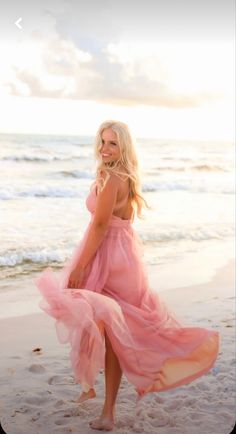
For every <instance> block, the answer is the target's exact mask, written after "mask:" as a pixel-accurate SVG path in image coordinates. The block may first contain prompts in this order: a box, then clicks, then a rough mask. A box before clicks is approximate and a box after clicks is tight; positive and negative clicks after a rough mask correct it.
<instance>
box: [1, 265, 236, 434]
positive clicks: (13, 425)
mask: <svg viewBox="0 0 236 434" xmlns="http://www.w3.org/2000/svg"><path fill="white" fill-rule="evenodd" d="M155 279H156V280H157V279H158V270H157V269H156V272H155V273H154V274H153V275H152V276H151V278H150V280H149V281H150V286H151V287H153V286H154V285H153V284H152V282H153V283H154V280H155ZM234 286H235V267H234V260H231V261H229V262H228V263H227V265H225V266H223V267H221V268H220V269H218V270H217V272H216V273H215V275H214V276H213V278H212V279H211V280H210V281H208V282H206V283H204V284H200V285H199V284H197V285H192V286H188V287H182V288H181V287H178V288H173V289H168V290H165V291H163V292H160V293H159V294H160V297H161V298H162V299H163V300H164V301H165V302H166V303H167V304H168V306H169V308H170V309H171V310H173V311H174V312H175V313H176V315H177V316H178V315H179V316H180V318H182V319H183V320H184V321H186V322H189V323H190V324H192V326H195V325H196V326H198V327H206V328H213V329H215V330H218V331H219V332H220V335H221V345H220V353H219V356H218V358H217V361H216V364H215V366H214V367H213V368H212V369H211V370H210V371H209V372H208V373H207V374H205V375H204V376H202V377H200V378H199V379H197V380H195V381H193V382H191V383H190V384H189V385H186V386H182V387H179V388H176V389H172V390H170V391H166V392H162V393H152V394H148V395H147V396H146V397H145V398H144V399H143V400H142V402H141V403H140V408H139V407H137V408H135V407H134V402H135V399H136V393H135V390H134V387H133V386H132V384H130V383H128V381H127V380H126V378H125V376H123V377H122V382H121V386H120V389H119V393H118V397H117V411H116V413H117V419H116V420H117V423H116V425H115V428H114V429H113V432H114V433H117V434H128V433H135V432H140V433H152V434H155V433H156V432H157V430H158V433H159V434H183V432H186V433H189V432H191V434H200V433H201V432H204V434H211V433H212V432H215V434H229V432H230V427H231V429H232V427H233V424H234V406H235V398H234V393H235V380H234V378H235V367H236V364H235V356H234V352H233V351H234V322H233V321H234V318H233V317H234V315H235V312H234V300H233V299H234V298H235V288H234ZM54 324H55V320H54V319H53V318H51V317H49V316H48V315H46V314H45V313H43V312H42V313H33V314H30V315H24V316H17V317H10V318H3V319H0V325H1V327H2V330H4V333H2V334H1V337H0V343H1V348H2V349H3V354H4V357H2V359H1V368H2V369H1V375H0V385H1V389H0V421H1V424H2V427H3V429H4V430H5V431H6V433H7V434H25V433H26V432H27V434H36V433H37V434H53V433H55V434H57V433H69V432H74V433H81V434H88V433H93V432H94V430H92V429H90V427H89V421H90V420H91V419H93V417H94V415H95V414H99V411H100V409H101V406H102V403H103V396H104V373H103V372H100V374H99V375H98V377H97V381H96V393H97V396H96V397H95V398H94V399H92V400H89V401H86V402H84V403H83V404H81V405H80V406H79V405H78V404H75V403H74V402H73V400H74V399H75V398H76V397H78V396H79V395H80V391H81V388H80V386H79V385H78V384H75V383H74V381H73V373H72V370H71V367H70V360H69V350H70V348H69V347H68V346H67V345H62V344H60V343H59V342H58V340H57V336H56V331H55V326H54ZM36 348H41V351H38V352H37V351H36V352H34V351H33V350H34V349H36Z"/></svg>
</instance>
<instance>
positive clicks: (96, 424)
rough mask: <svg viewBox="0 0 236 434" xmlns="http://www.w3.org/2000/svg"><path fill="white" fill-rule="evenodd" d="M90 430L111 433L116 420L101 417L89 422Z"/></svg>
mask: <svg viewBox="0 0 236 434" xmlns="http://www.w3.org/2000/svg"><path fill="white" fill-rule="evenodd" d="M89 425H90V428H93V429H99V430H104V431H111V430H112V429H113V427H114V418H113V417H112V416H110V417H108V416H103V415H101V416H99V417H98V418H96V419H94V420H92V421H91V422H89Z"/></svg>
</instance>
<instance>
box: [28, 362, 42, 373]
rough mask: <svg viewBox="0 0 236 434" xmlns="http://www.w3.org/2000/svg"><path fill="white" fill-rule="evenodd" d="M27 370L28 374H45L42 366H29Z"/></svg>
mask: <svg viewBox="0 0 236 434" xmlns="http://www.w3.org/2000/svg"><path fill="white" fill-rule="evenodd" d="M28 370H29V371H30V372H33V373H34V374H44V372H46V369H45V367H44V366H42V365H36V364H35V363H34V364H33V365H31V366H29V368H28Z"/></svg>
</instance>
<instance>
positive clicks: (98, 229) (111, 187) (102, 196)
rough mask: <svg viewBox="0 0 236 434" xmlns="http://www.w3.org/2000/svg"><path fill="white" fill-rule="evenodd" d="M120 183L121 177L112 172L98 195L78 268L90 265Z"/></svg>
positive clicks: (106, 225) (103, 234)
mask: <svg viewBox="0 0 236 434" xmlns="http://www.w3.org/2000/svg"><path fill="white" fill-rule="evenodd" d="M119 183H120V180H119V178H118V177H117V176H116V175H114V174H111V175H110V178H109V179H108V181H107V183H106V185H105V187H104V189H103V190H102V191H101V192H100V193H99V195H98V196H97V202H96V209H95V212H94V216H93V221H92V223H91V226H90V229H89V232H88V236H87V239H86V242H85V245H84V247H83V250H82V253H81V255H80V258H79V262H78V264H77V265H76V268H77V269H81V268H82V269H83V268H85V267H86V266H87V265H88V263H89V262H90V260H91V259H92V257H93V255H94V254H95V253H96V251H97V249H98V247H99V246H100V244H101V242H102V240H103V238H104V236H105V233H106V231H107V227H108V223H109V220H110V218H111V215H112V212H113V209H114V206H115V203H116V198H117V193H118V186H119Z"/></svg>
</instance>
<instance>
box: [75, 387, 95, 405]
mask: <svg viewBox="0 0 236 434" xmlns="http://www.w3.org/2000/svg"><path fill="white" fill-rule="evenodd" d="M95 396H96V392H95V390H94V389H89V391H88V392H82V393H81V395H80V397H79V398H78V399H76V400H75V402H76V403H77V404H81V403H82V402H84V401H87V399H91V398H95Z"/></svg>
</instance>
